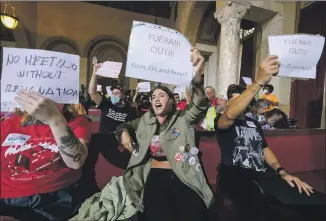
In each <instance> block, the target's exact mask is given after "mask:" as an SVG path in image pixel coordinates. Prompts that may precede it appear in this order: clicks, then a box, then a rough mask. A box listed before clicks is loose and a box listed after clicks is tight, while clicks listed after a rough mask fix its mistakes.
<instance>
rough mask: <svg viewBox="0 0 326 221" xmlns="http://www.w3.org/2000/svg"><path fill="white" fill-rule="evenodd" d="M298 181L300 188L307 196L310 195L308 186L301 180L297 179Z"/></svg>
mask: <svg viewBox="0 0 326 221" xmlns="http://www.w3.org/2000/svg"><path fill="white" fill-rule="evenodd" d="M299 183H300V186H301V188H302V190H303V191H304V192H305V193H306V194H307V195H308V196H310V192H309V190H308V188H307V187H306V186H305V185H304V184H303V182H302V181H299Z"/></svg>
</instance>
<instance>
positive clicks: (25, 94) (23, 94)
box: [17, 89, 37, 104]
mask: <svg viewBox="0 0 326 221" xmlns="http://www.w3.org/2000/svg"><path fill="white" fill-rule="evenodd" d="M17 95H18V96H19V97H20V98H22V99H23V100H25V101H27V102H28V103H30V104H33V103H34V102H35V101H37V100H36V99H35V98H34V97H33V96H31V93H30V92H29V91H27V90H24V89H22V90H19V92H17Z"/></svg>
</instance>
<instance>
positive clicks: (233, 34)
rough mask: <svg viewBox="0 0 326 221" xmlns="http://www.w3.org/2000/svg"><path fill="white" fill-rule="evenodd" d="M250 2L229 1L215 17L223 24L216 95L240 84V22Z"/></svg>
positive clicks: (223, 93)
mask: <svg viewBox="0 0 326 221" xmlns="http://www.w3.org/2000/svg"><path fill="white" fill-rule="evenodd" d="M249 8H250V4H249V3H248V2H233V1H229V2H227V3H225V5H224V6H223V7H222V8H221V9H220V10H219V11H217V12H215V14H214V16H215V18H216V19H217V20H218V22H219V23H220V24H221V33H220V38H219V40H220V51H219V57H218V59H219V62H218V64H219V65H218V74H217V76H216V80H217V85H216V86H217V87H216V94H221V95H225V94H226V91H227V88H228V86H229V85H230V84H238V83H239V48H240V22H241V19H242V18H243V16H244V15H245V14H246V12H247V10H248V9H249Z"/></svg>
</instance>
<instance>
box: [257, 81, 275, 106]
mask: <svg viewBox="0 0 326 221" xmlns="http://www.w3.org/2000/svg"><path fill="white" fill-rule="evenodd" d="M263 91H264V95H263V96H261V97H260V99H263V100H266V101H267V102H268V103H269V104H270V107H269V109H268V110H273V109H274V108H275V107H277V106H278V105H279V101H278V98H277V96H276V95H274V94H272V93H273V91H274V87H273V85H271V84H267V85H265V86H264V89H263Z"/></svg>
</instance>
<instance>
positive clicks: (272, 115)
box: [265, 109, 287, 130]
mask: <svg viewBox="0 0 326 221" xmlns="http://www.w3.org/2000/svg"><path fill="white" fill-rule="evenodd" d="M284 115H285V116H284ZM265 116H266V124H267V125H269V126H270V128H268V129H267V130H272V129H277V128H276V127H275V125H276V124H277V123H278V122H279V121H281V120H283V121H285V120H287V116H286V114H285V113H284V112H283V111H281V110H279V109H273V110H271V111H268V112H266V113H265Z"/></svg>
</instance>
